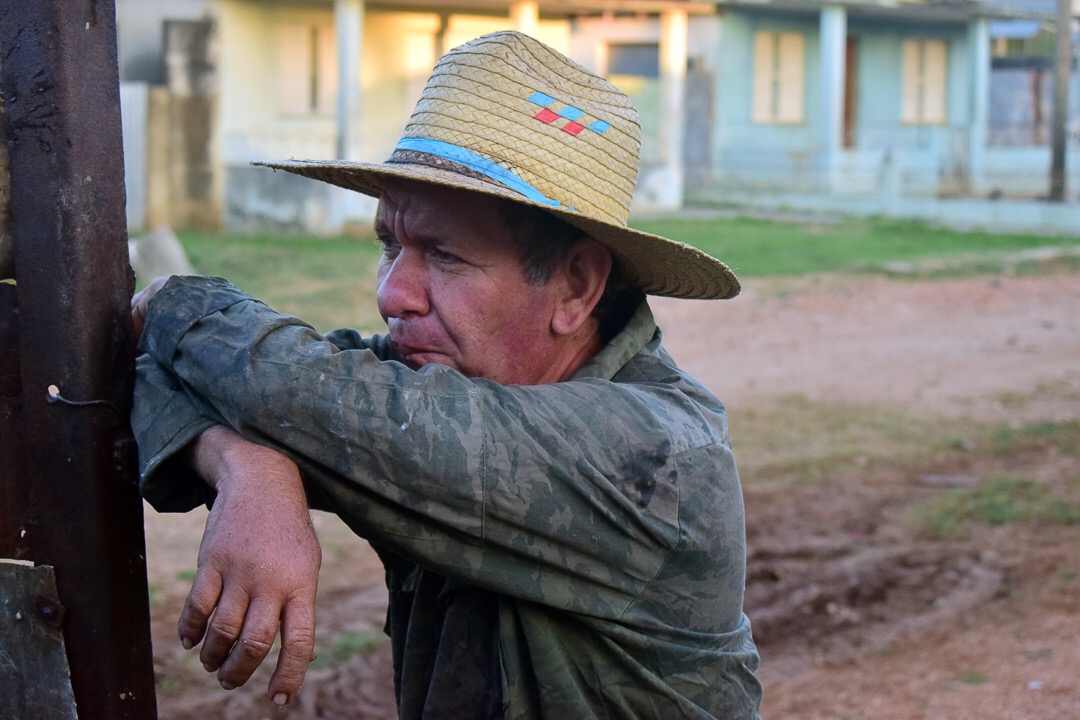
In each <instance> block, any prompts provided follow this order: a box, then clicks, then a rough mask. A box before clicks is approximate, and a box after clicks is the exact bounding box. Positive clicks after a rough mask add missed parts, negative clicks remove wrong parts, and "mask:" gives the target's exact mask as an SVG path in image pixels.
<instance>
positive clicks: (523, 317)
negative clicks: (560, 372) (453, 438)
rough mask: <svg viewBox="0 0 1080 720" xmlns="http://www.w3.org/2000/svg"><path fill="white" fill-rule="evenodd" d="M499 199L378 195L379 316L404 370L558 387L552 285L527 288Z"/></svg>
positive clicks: (411, 189) (417, 187)
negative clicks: (442, 369) (426, 368)
mask: <svg viewBox="0 0 1080 720" xmlns="http://www.w3.org/2000/svg"><path fill="white" fill-rule="evenodd" d="M498 208H499V204H498V201H497V200H495V199H493V198H488V197H484V196H482V195H477V194H473V193H468V192H465V191H462V190H455V189H452V188H443V187H438V186H430V185H422V184H418V183H408V182H400V183H395V184H393V185H390V186H388V187H387V188H386V189H385V190H384V192H383V194H382V197H381V198H380V201H379V210H378V213H377V215H376V219H375V231H376V234H377V235H378V237H379V239H380V240H381V241H382V244H383V257H382V260H381V262H380V263H379V273H378V283H379V287H378V295H377V298H378V305H379V312H380V313H381V314H382V316H383V319H384V320H386V323H387V326H388V327H389V329H390V338H391V340H392V341H393V344H394V347H395V348H396V349H397V351H398V353H399V354H400V355H401V357H402V358H403V360H404V361H405V363H406V364H407V365H408V366H409V367H411V368H413V369H417V368H420V367H422V366H423V365H426V364H428V363H440V364H442V365H447V366H449V367H452V368H454V369H456V370H458V371H459V372H461V373H462V374H464V375H466V376H469V377H484V378H488V379H491V380H495V381H496V382H499V383H502V384H504V385H508V384H517V385H532V384H538V383H544V382H554V381H555V380H558V379H560V378H558V377H551V376H550V375H551V370H552V368H553V367H554V366H555V365H556V364H557V363H556V362H554V361H555V356H556V354H557V352H558V347H557V342H556V336H555V335H554V334H553V333H552V329H551V323H550V319H551V313H552V309H553V307H554V304H555V301H556V297H555V290H554V289H553V288H554V287H555V286H556V285H555V284H554V283H549V284H547V285H543V286H536V285H530V284H529V283H528V282H526V280H525V277H524V275H523V274H522V267H521V259H520V254H519V249H518V245H517V244H516V242H515V240H514V237H513V233H512V231H511V228H510V227H509V226H508V225H507V223H506V221H505V220H504V219H503V218H502V216H501V215H500V214H499V211H498Z"/></svg>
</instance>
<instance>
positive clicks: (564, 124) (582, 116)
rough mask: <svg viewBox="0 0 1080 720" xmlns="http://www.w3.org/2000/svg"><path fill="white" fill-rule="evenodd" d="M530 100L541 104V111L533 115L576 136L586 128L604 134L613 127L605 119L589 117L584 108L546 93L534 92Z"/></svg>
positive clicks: (535, 103)
mask: <svg viewBox="0 0 1080 720" xmlns="http://www.w3.org/2000/svg"><path fill="white" fill-rule="evenodd" d="M529 102H531V103H532V104H534V105H539V106H540V112H538V113H536V114H535V115H533V117H534V118H536V119H537V120H539V121H540V122H542V123H545V124H547V125H553V126H555V127H558V128H560V129H561V130H562V131H563V132H567V133H570V134H571V135H574V136H575V137H576V136H577V135H580V134H581V133H582V131H584V130H591V131H592V132H594V133H596V134H597V135H603V134H604V132H605V131H606V130H608V129H609V128H610V127H611V125H610V124H608V123H606V122H604V121H603V120H599V119H596V118H590V117H588V116H587V115H586V113H585V111H584V110H582V109H580V108H576V107H574V106H573V105H566V104H564V103H561V102H559V101H558V100H557V99H555V98H553V97H551V96H550V95H548V94H546V93H542V92H535V93H533V94H532V95H530V96H529ZM559 106H562V107H559ZM556 108H558V109H556Z"/></svg>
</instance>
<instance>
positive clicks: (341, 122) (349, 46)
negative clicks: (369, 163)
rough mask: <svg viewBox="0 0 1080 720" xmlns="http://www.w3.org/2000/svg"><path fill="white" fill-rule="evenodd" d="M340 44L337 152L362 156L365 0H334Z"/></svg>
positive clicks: (342, 155)
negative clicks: (362, 52)
mask: <svg viewBox="0 0 1080 720" xmlns="http://www.w3.org/2000/svg"><path fill="white" fill-rule="evenodd" d="M334 28H335V31H336V32H337V47H338V78H339V85H338V87H339V90H338V102H337V148H336V150H337V156H338V158H340V159H343V160H359V159H360V127H361V123H360V48H361V46H362V44H363V32H364V0H334Z"/></svg>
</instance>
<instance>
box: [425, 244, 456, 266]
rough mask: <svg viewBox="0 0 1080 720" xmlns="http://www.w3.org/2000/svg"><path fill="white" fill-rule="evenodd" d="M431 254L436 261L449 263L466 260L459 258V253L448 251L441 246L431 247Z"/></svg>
mask: <svg viewBox="0 0 1080 720" xmlns="http://www.w3.org/2000/svg"><path fill="white" fill-rule="evenodd" d="M430 255H431V258H432V259H433V260H435V261H436V262H439V263H444V264H447V265H449V264H457V263H462V262H464V260H462V259H461V258H459V257H458V256H457V255H455V254H453V253H449V252H446V251H445V250H440V249H439V248H431V250H430Z"/></svg>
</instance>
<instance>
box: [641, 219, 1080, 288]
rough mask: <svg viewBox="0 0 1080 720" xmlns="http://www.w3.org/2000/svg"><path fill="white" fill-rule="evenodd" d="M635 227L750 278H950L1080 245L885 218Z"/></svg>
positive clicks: (666, 222) (669, 222) (662, 222)
mask: <svg viewBox="0 0 1080 720" xmlns="http://www.w3.org/2000/svg"><path fill="white" fill-rule="evenodd" d="M636 226H637V227H638V228H640V229H641V230H645V231H646V232H651V233H656V234H658V235H663V236H664V237H670V238H673V239H677V240H681V241H682V242H686V243H689V244H691V245H694V246H696V247H698V248H701V249H702V250H704V251H705V252H707V253H709V254H710V255H713V256H714V257H718V258H720V259H721V260H724V261H725V262H726V263H727V264H728V265H730V266H731V267H732V269H733V270H735V272H736V273H737V274H739V275H740V276H745V277H753V276H763V275H801V274H804V273H811V272H826V271H830V272H888V271H890V268H891V267H893V266H894V265H896V264H899V263H904V264H912V263H914V264H920V263H921V264H928V265H930V266H931V267H937V266H939V265H946V266H948V267H949V268H951V272H953V273H958V272H966V271H972V270H974V271H986V270H993V269H994V268H995V267H997V268H1000V267H1001V266H1002V264H1003V263H1005V262H1009V259H1008V255H1010V254H1012V253H1016V252H1020V251H1025V250H1031V249H1033V248H1039V247H1046V246H1063V247H1070V248H1080V235H1077V236H1072V237H1048V236H1046V235H1034V234H994V233H987V232H960V231H957V230H949V229H944V228H938V227H933V226H931V225H928V224H927V223H924V222H918V221H913V220H895V219H888V218H859V219H848V220H843V221H837V222H824V221H819V222H798V223H796V222H779V221H774V220H759V219H751V218H724V219H698V218H693V219H680V218H663V219H657V220H649V221H647V222H639V223H636ZM1003 256H1004V257H1003Z"/></svg>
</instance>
